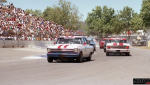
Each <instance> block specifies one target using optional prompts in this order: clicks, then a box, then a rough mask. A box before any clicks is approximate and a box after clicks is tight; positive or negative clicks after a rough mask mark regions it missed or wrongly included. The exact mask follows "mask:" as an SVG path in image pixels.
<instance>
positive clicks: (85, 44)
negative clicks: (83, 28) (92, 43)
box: [82, 37, 87, 57]
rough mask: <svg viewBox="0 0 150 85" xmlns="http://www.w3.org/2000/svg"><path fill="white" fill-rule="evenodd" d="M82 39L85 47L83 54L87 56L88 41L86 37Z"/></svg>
mask: <svg viewBox="0 0 150 85" xmlns="http://www.w3.org/2000/svg"><path fill="white" fill-rule="evenodd" d="M82 40H83V48H82V49H83V56H84V57H85V56H86V48H87V42H86V40H85V38H84V37H83V38H82Z"/></svg>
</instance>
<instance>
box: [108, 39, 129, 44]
mask: <svg viewBox="0 0 150 85" xmlns="http://www.w3.org/2000/svg"><path fill="white" fill-rule="evenodd" d="M108 42H110V43H112V42H115V43H127V40H120V39H114V40H109V41H108Z"/></svg>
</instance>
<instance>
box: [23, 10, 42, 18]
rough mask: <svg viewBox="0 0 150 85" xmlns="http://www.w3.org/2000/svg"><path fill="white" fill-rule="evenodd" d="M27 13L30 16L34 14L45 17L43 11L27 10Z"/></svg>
mask: <svg viewBox="0 0 150 85" xmlns="http://www.w3.org/2000/svg"><path fill="white" fill-rule="evenodd" d="M25 12H27V13H28V14H30V13H31V14H34V16H37V17H43V15H42V12H41V10H32V9H26V10H25Z"/></svg>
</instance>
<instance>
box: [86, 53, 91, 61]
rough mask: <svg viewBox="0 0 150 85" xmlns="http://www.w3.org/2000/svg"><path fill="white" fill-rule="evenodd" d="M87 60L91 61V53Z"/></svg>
mask: <svg viewBox="0 0 150 85" xmlns="http://www.w3.org/2000/svg"><path fill="white" fill-rule="evenodd" d="M87 61H91V53H90V54H89V57H88V58H87Z"/></svg>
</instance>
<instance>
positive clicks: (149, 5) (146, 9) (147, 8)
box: [140, 0, 150, 28]
mask: <svg viewBox="0 0 150 85" xmlns="http://www.w3.org/2000/svg"><path fill="white" fill-rule="evenodd" d="M140 11H141V12H140V16H141V17H142V20H143V26H144V27H146V28H149V27H150V0H143V1H142V8H141V10H140ZM144 27H143V28H144Z"/></svg>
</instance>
